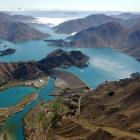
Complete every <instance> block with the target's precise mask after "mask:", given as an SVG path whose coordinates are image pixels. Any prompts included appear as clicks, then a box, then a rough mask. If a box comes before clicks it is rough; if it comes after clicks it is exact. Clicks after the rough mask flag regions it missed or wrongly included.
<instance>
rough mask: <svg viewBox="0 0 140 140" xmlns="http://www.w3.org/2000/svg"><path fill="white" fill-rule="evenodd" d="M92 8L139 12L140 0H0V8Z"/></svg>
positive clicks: (94, 9)
mask: <svg viewBox="0 0 140 140" xmlns="http://www.w3.org/2000/svg"><path fill="white" fill-rule="evenodd" d="M18 8H21V9H22V10H54V9H58V10H85V11H88V10H93V11H134V12H140V0H0V10H17V9H18Z"/></svg>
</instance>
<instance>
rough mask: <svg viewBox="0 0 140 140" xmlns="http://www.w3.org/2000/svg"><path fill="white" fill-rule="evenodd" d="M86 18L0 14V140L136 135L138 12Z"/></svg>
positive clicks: (124, 139)
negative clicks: (57, 20) (43, 19)
mask: <svg viewBox="0 0 140 140" xmlns="http://www.w3.org/2000/svg"><path fill="white" fill-rule="evenodd" d="M23 13H24V12H23ZM27 13H28V12H27ZM29 13H30V12H29ZM31 13H32V12H31ZM33 13H34V14H35V12H33ZM42 13H43V12H42ZM60 13H61V12H60ZM38 14H39V13H38ZM51 14H52V13H51ZM53 14H54V13H53ZM55 14H56V13H55ZM71 15H73V16H75V15H77V14H71V13H69V16H71ZM65 16H66V15H65ZM85 16H86V14H85ZM85 16H84V17H83V18H80V19H76V20H75V19H73V20H72V21H66V22H64V23H61V24H60V25H58V26H55V27H52V25H51V26H50V24H47V25H43V24H37V23H32V22H33V21H34V20H37V18H38V17H35V18H34V17H33V16H32V15H31V14H29V15H28V14H27V15H24V16H23V15H22V16H20V15H9V14H6V15H3V13H2V14H0V19H1V18H2V19H4V18H5V17H6V19H4V20H3V21H2V23H1V22H0V24H1V27H2V28H0V33H1V35H2V36H0V38H1V39H2V41H1V42H2V43H1V44H0V52H1V53H4V55H3V57H0V108H1V110H2V111H1V113H2V115H1V114H0V116H1V118H2V116H3V114H4V113H6V114H4V116H6V117H5V118H4V119H3V120H2V122H3V123H2V125H1V126H0V140H5V139H8V140H19V139H20V140H25V139H27V140H32V139H34V140H49V139H50V140H55V139H56V140H76V139H83V140H93V139H95V140H102V138H104V139H105V140H139V136H140V135H139V117H138V116H139V91H140V90H139V88H140V87H139V86H140V84H139V83H140V76H139V72H140V63H139V61H137V60H140V56H139V54H140V53H139V27H138V24H137V23H138V22H137V18H139V17H137V16H136V18H135V21H134V22H136V23H135V24H134V23H133V24H132V23H130V22H129V20H131V16H132V15H129V14H126V15H118V16H113V15H112V16H109V15H104V14H98V15H96V14H93V15H90V16H87V17H85ZM125 16H126V17H125ZM129 16H130V17H129ZM133 16H134V15H133ZM122 17H123V18H122ZM69 18H74V17H69ZM15 19H16V20H15ZM128 22H129V23H130V24H129V25H127V23H128ZM5 23H7V24H5ZM132 25H134V26H133V27H132ZM126 26H127V27H126ZM128 27H129V29H131V30H128ZM11 28H13V29H14V31H13V32H12V33H13V34H11ZM2 29H6V30H4V33H5V34H3V30H2ZM8 29H10V34H9V31H8ZM1 31H2V32H1ZM70 34H72V35H70ZM3 35H4V36H3ZM4 46H8V48H10V49H11V51H10V54H11V52H13V51H14V50H16V51H15V52H14V53H12V54H11V55H10V54H9V51H8V53H7V51H6V49H5V47H4ZM5 51H6V52H5ZM5 53H6V54H5ZM8 54H9V55H8ZM126 54H128V55H126ZM131 56H132V57H131ZM134 58H135V59H136V60H135V59H134ZM132 73H134V74H132ZM32 93H36V94H32ZM3 109H5V111H3ZM116 122H117V123H116ZM11 128H15V129H14V131H13V130H11Z"/></svg>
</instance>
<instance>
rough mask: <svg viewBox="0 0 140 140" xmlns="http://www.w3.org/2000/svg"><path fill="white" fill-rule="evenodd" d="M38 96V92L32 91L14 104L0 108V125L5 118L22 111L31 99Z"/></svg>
mask: <svg viewBox="0 0 140 140" xmlns="http://www.w3.org/2000/svg"><path fill="white" fill-rule="evenodd" d="M38 96H39V95H38V94H35V93H32V94H30V95H27V96H25V97H24V98H23V99H22V100H21V101H20V102H19V103H17V104H16V105H14V106H11V107H6V108H0V117H1V119H0V125H3V123H4V122H5V121H6V119H7V118H9V117H10V116H12V115H14V114H16V113H18V112H21V111H23V110H24V108H25V106H27V105H28V104H30V103H31V102H32V101H34V100H36V99H37V98H38Z"/></svg>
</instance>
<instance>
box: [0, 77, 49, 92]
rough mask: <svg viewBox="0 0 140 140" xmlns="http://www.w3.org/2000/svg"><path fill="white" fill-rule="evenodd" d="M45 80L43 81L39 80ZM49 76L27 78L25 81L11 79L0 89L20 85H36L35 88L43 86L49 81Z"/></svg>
mask: <svg viewBox="0 0 140 140" xmlns="http://www.w3.org/2000/svg"><path fill="white" fill-rule="evenodd" d="M39 80H43V82H41V81H39ZM48 80H49V77H48V76H45V77H43V78H38V79H35V80H25V81H21V80H20V81H16V80H15V81H10V82H8V83H6V84H4V85H2V86H0V91H3V90H6V89H9V88H13V87H19V86H29V87H34V88H35V89H39V88H42V87H43V86H44V85H46V84H47V83H48Z"/></svg>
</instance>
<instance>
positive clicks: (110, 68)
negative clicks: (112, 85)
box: [0, 26, 140, 140]
mask: <svg viewBox="0 0 140 140" xmlns="http://www.w3.org/2000/svg"><path fill="white" fill-rule="evenodd" d="M36 28H38V29H39V30H41V31H43V32H46V33H49V34H51V37H50V38H51V39H66V38H67V37H68V35H63V34H62V35H60V34H56V33H54V32H53V31H52V30H51V29H50V28H49V27H48V26H36ZM4 45H7V48H15V49H16V50H17V52H16V53H15V54H13V55H9V56H4V57H0V62H15V61H28V60H40V59H42V58H44V57H45V56H46V55H47V54H48V53H50V52H51V51H53V50H55V49H58V47H52V46H51V47H50V46H48V44H47V43H46V42H44V41H43V40H41V41H28V42H22V43H18V44H12V43H10V42H6V41H4V42H3V43H2V44H0V50H4V49H5V48H4V47H3V46H4ZM63 49H64V50H73V48H63ZM74 50H81V51H82V52H83V53H85V54H87V55H88V56H89V57H90V60H89V67H87V68H84V69H79V68H76V67H71V68H68V69H66V70H67V71H70V72H72V73H74V74H76V75H78V76H79V77H80V78H81V79H82V80H83V81H85V82H86V83H87V84H88V85H89V86H91V87H93V88H96V87H97V86H98V85H99V84H101V83H103V82H104V81H112V80H118V79H122V78H127V77H129V76H130V74H131V73H134V72H140V63H139V62H138V61H136V60H135V59H134V58H132V57H130V56H128V55H125V54H122V53H119V52H117V51H116V50H113V49H109V48H104V49H95V48H86V49H85V48H84V49H78V48H76V49H74ZM54 90H55V88H54V82H53V79H50V80H49V83H48V85H46V86H45V87H43V88H42V89H40V90H36V89H34V88H33V87H23V86H19V87H13V88H10V89H6V90H4V91H0V107H9V106H12V105H15V104H16V103H18V102H19V101H20V100H22V98H23V97H24V96H26V95H28V94H30V93H32V92H37V93H38V94H39V98H38V99H37V100H35V101H34V102H32V103H31V104H30V105H28V106H27V107H25V109H24V111H23V112H20V113H17V114H15V115H13V116H12V117H10V118H9V119H8V120H7V121H6V123H5V125H4V126H3V127H1V128H0V130H1V131H4V130H7V131H8V132H10V133H11V135H13V140H24V134H23V122H22V119H23V117H24V116H25V114H26V113H28V112H29V111H30V110H31V109H32V108H33V107H34V106H35V105H36V104H37V103H38V102H39V101H40V100H45V101H48V100H51V99H52V97H50V96H49V95H48V94H49V93H51V92H53V91H54Z"/></svg>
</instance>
